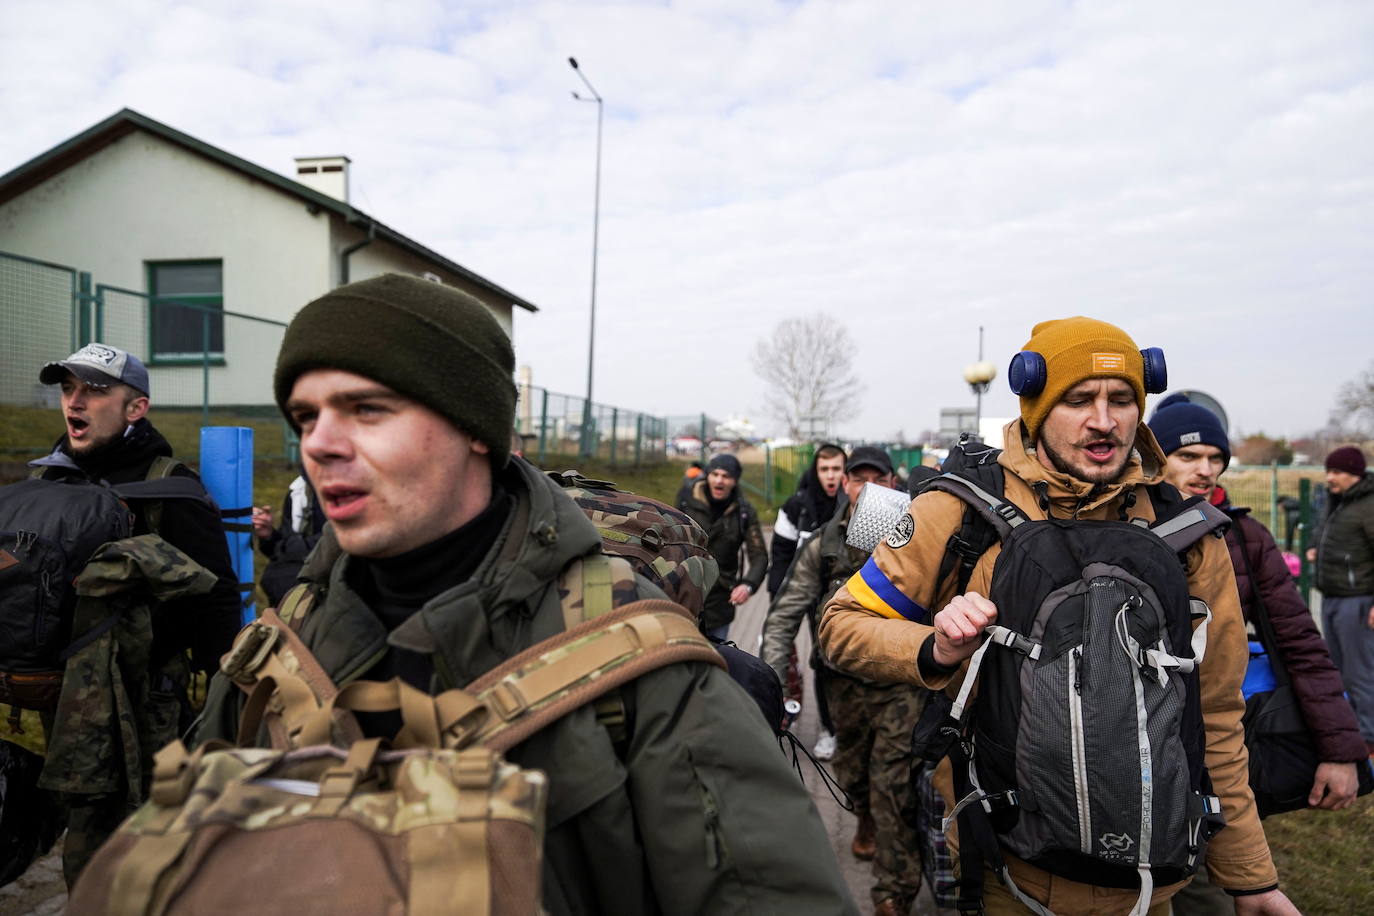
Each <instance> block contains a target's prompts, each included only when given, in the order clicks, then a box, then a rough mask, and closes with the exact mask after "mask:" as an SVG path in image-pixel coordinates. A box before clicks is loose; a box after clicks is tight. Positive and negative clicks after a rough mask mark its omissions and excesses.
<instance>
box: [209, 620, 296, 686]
mask: <svg viewBox="0 0 1374 916" xmlns="http://www.w3.org/2000/svg"><path fill="white" fill-rule="evenodd" d="M280 638H281V633H279V632H277V628H276V627H273V626H269V625H267V624H265V623H262V622H261V621H257V620H255V621H253V622H252V623H250V624H249V625H248V626H246V627H244V629H243V632H242V633H240V634H239V635H238V638H237V639H235V640H234V645H233V647H232V648H231V649H230V650H229V654H228V655H226V656H225V657H224V660H223V661H221V662H220V665H219V669H220V671H222V672H224V676H225V677H227V678H229V679H230V680H232V681H237V682H239V683H245V684H251V683H252V682H253V681H254V680H255V678H254V676H253V675H254V674H256V672H257V670H258V669H259V668H261V667H262V666H263V663H264V662H266V661H267V656H268V655H270V654H271V653H272V649H273V647H274V646H276V644H277V640H278V639H280Z"/></svg>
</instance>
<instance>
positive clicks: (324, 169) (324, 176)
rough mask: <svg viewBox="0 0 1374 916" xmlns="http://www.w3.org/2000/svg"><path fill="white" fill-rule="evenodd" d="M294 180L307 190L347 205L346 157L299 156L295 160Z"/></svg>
mask: <svg viewBox="0 0 1374 916" xmlns="http://www.w3.org/2000/svg"><path fill="white" fill-rule="evenodd" d="M296 180H297V181H299V182H300V183H301V184H303V185H305V186H306V187H307V188H313V189H314V190H316V191H319V192H320V193H321V194H328V195H329V196H330V197H333V198H334V199H335V200H341V201H343V202H344V203H348V157H347V156H301V157H298V158H297V159H296Z"/></svg>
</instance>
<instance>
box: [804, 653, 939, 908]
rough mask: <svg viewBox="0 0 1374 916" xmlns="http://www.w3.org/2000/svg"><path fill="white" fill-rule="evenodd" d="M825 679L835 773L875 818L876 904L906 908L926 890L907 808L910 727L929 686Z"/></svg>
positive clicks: (857, 807) (858, 808) (859, 809)
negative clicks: (886, 902) (890, 903)
mask: <svg viewBox="0 0 1374 916" xmlns="http://www.w3.org/2000/svg"><path fill="white" fill-rule="evenodd" d="M822 683H823V685H824V690H825V691H826V698H827V700H828V701H829V703H830V717H831V718H832V719H833V720H834V723H835V760H834V765H835V777H836V779H838V780H839V783H840V785H841V786H843V787H844V790H845V791H846V792H848V793H849V797H850V798H851V799H852V800H853V802H854V813H855V814H857V815H859V816H863V815H865V814H867V815H869V816H871V817H872V818H873V824H874V827H875V837H874V839H875V842H876V845H877V854H876V855H875V856H874V857H873V890H872V895H873V903H874V904H875V905H876V904H879V903H882V902H883V901H884V900H888V899H895V900H896V901H897V902H898V904H899V907H898V908H899V909H902V910H903V911H905V908H906V907H907V906H909V905H910V903H911V901H913V900H914V899H915V898H916V893H917V891H919V890H920V888H921V851H920V843H919V841H918V839H917V837H916V833H915V831H913V830H912V829H911V828H910V827H908V826H907V824H906V822H905V821H904V820H903V818H902V810H903V809H904V808H906V807H908V806H909V803H910V795H911V792H912V791H913V787H912V785H911V729H912V727H913V726H915V724H916V720H917V719H918V718H920V715H921V709H922V708H923V707H924V706H925V696H926V691H925V690H923V689H922V688H920V687H916V686H913V685H911V684H883V685H880V686H875V685H872V684H864V683H861V682H859V681H856V680H854V679H853V678H848V677H841V676H835V675H832V676H830V677H827V678H825V679H824V680H823V681H822Z"/></svg>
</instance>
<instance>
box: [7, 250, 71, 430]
mask: <svg viewBox="0 0 1374 916" xmlns="http://www.w3.org/2000/svg"><path fill="white" fill-rule="evenodd" d="M75 294H76V271H75V270H72V269H71V268H69V267H62V266H60V265H57V264H48V263H46V262H44V261H38V260H34V259H32V258H25V257H20V256H19V255H12V254H6V253H4V252H0V404H11V405H16V406H25V407H56V406H57V393H56V389H54V388H52V387H51V386H48V385H42V384H40V383H39V381H38V372H39V370H40V369H42V368H43V365H44V364H45V363H50V362H52V361H53V360H58V359H62V358H64V357H65V356H67V354H69V353H71V352H72V351H73V350H75V349H76V344H75V341H74V338H73V333H72V332H73V327H74V324H75V323H74V321H73V318H72V315H73V309H74V307H75V302H76V295H75Z"/></svg>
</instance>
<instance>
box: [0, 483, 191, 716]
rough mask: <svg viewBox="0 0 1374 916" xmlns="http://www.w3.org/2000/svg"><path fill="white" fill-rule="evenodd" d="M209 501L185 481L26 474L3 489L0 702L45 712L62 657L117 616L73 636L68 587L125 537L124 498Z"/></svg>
mask: <svg viewBox="0 0 1374 916" xmlns="http://www.w3.org/2000/svg"><path fill="white" fill-rule="evenodd" d="M169 498H193V499H202V500H204V499H209V497H208V496H207V495H206V494H205V491H204V489H203V488H201V486H200V484H198V483H196V482H195V481H193V480H190V479H188V478H182V477H167V478H164V479H156V480H144V481H136V482H133V483H126V484H120V485H117V486H104V485H102V484H97V483H92V482H91V481H89V480H86V479H84V478H77V477H66V478H60V479H57V480H47V479H43V478H41V477H30V478H28V479H27V480H21V481H19V482H18V483H13V484H10V485H9V486H6V487H0V703H7V704H9V705H11V706H14V707H16V708H25V709H38V710H42V709H48V708H51V707H52V706H53V705H55V704H56V702H57V696H58V692H59V690H60V686H61V675H62V668H63V666H64V665H65V663H66V660H67V658H69V657H70V656H71V655H73V654H74V653H75V652H77V651H78V650H79V649H80V648H82V647H83V646H85V645H87V644H89V643H90V642H91V641H92V640H94V639H96V638H98V637H99V636H100V635H101V634H102V633H104V632H105V631H106V630H108V629H109V628H110V627H111V626H113V624H114V623H115V621H116V619H117V618H118V611H117V610H116V611H115V612H113V613H111V614H110V615H109V616H108V617H106V618H105V619H103V620H102V621H101V622H100V623H98V624H96V626H94V627H93V628H92V629H91V630H89V631H87V632H85V633H79V634H73V633H72V632H71V629H72V612H73V610H74V608H75V606H76V593H75V590H74V588H73V583H74V580H75V579H76V576H77V574H78V573H80V572H81V570H82V569H83V568H84V567H85V565H86V562H87V561H88V560H89V559H90V558H91V556H92V554H94V553H95V552H96V550H97V548H99V547H100V546H101V545H103V544H106V543H109V542H111V541H118V540H121V539H123V538H126V537H129V536H130V535H131V534H132V532H133V525H134V513H133V512H132V510H131V509H130V508H129V502H128V501H129V500H132V499H148V500H163V499H169Z"/></svg>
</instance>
